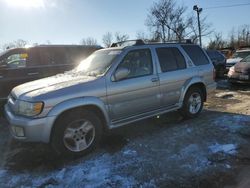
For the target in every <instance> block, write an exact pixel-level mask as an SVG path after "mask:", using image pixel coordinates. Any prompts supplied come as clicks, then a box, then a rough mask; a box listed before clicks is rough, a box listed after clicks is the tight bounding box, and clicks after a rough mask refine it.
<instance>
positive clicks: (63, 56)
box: [40, 47, 68, 65]
mask: <svg viewBox="0 0 250 188" xmlns="http://www.w3.org/2000/svg"><path fill="white" fill-rule="evenodd" d="M67 55H68V54H67V53H66V50H65V49H63V48H47V47H46V48H41V49H40V59H41V64H42V65H55V64H67V62H68V57H67Z"/></svg>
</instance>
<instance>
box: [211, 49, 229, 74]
mask: <svg viewBox="0 0 250 188" xmlns="http://www.w3.org/2000/svg"><path fill="white" fill-rule="evenodd" d="M207 54H208V56H209V57H210V59H211V60H212V62H213V65H214V68H215V74H216V78H222V77H224V73H225V70H226V57H225V56H224V55H223V54H222V53H221V52H219V51H218V50H207Z"/></svg>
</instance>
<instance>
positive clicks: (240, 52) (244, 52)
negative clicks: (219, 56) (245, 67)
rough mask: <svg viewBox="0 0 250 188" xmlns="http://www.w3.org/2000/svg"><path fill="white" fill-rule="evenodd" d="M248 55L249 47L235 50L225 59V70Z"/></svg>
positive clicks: (249, 52) (249, 53)
mask: <svg viewBox="0 0 250 188" xmlns="http://www.w3.org/2000/svg"><path fill="white" fill-rule="evenodd" d="M248 55H250V48H249V49H241V50H236V52H234V54H233V56H232V58H229V59H227V63H226V69H227V72H228V71H229V69H230V67H232V66H234V65H235V64H236V63H238V62H240V61H241V60H242V59H244V58H245V57H247V56H248Z"/></svg>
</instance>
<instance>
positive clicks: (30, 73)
mask: <svg viewBox="0 0 250 188" xmlns="http://www.w3.org/2000/svg"><path fill="white" fill-rule="evenodd" d="M38 74H39V73H38V72H29V73H28V75H29V76H32V75H38Z"/></svg>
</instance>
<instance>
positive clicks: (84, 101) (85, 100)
mask: <svg viewBox="0 0 250 188" xmlns="http://www.w3.org/2000/svg"><path fill="white" fill-rule="evenodd" d="M88 105H91V106H95V107H97V108H98V109H99V110H101V112H102V113H103V116H104V118H105V121H106V125H109V122H110V120H109V116H108V112H107V110H106V107H105V104H104V102H103V101H102V100H100V99H99V98H97V97H81V98H75V99H70V100H67V101H64V102H61V103H59V104H57V105H56V106H54V107H53V108H52V109H51V110H50V111H49V113H48V116H57V117H58V116H59V115H60V114H62V113H63V112H65V111H67V110H70V109H72V108H77V107H83V106H88Z"/></svg>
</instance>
